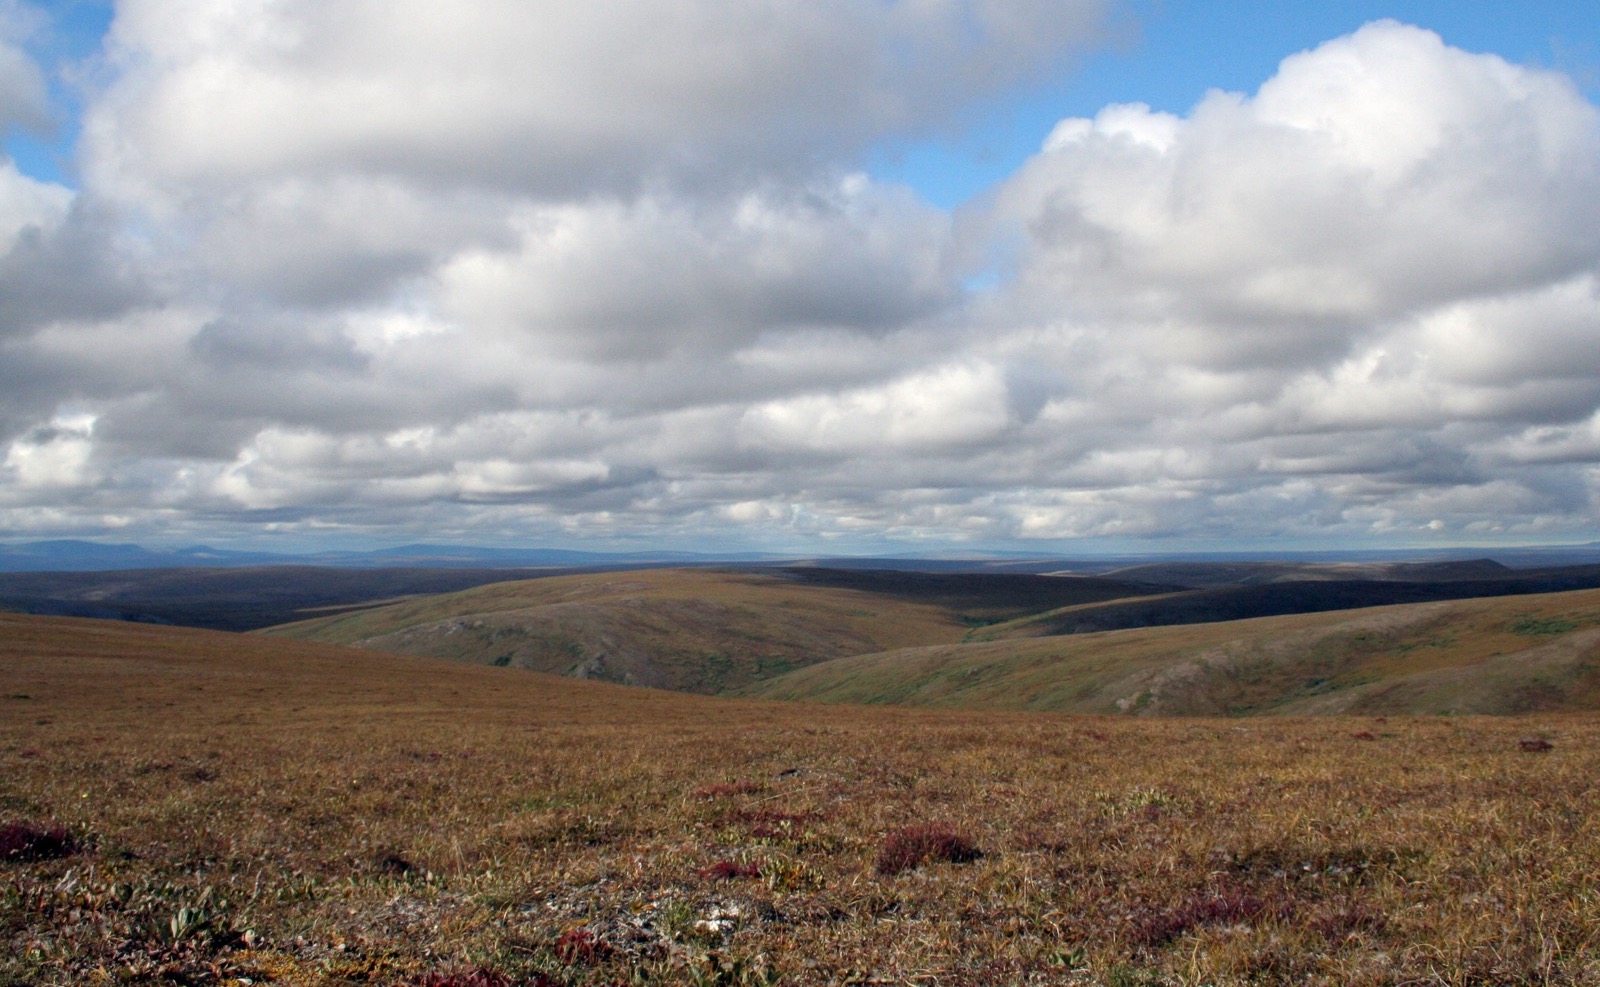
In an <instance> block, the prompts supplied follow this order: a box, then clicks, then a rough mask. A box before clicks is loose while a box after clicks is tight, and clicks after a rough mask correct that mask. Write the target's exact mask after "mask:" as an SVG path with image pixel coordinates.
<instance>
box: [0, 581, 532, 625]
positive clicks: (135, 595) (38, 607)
mask: <svg viewBox="0 0 1600 987" xmlns="http://www.w3.org/2000/svg"><path fill="white" fill-rule="evenodd" d="M532 575H535V573H534V572H531V571H529V570H526V569H465V568H461V569H435V568H405V567H400V568H392V569H377V568H370V569H336V568H331V567H327V566H309V565H270V566H267V565H252V566H239V567H206V568H193V567H190V568H172V569H127V570H116V571H109V572H101V571H96V572H78V571H63V572H0V610H8V611H11V612H14V613H32V614H40V615H44V616H56V617H94V618H99V619H102V620H131V621H136V622H139V623H153V624H174V625H178V626H181V627H205V628H209V629H211V630H222V631H247V630H254V629H256V628H258V627H269V626H271V625H273V624H282V623H286V622H288V621H291V620H299V619H302V618H304V617H306V616H309V615H311V614H312V613H316V612H329V611H333V610H341V609H359V608H361V607H366V606H371V605H373V603H374V601H386V600H394V599H397V598H400V597H408V596H420V595H429V594H433V593H450V592H455V591H457V590H463V589H466V588H468V587H471V586H481V585H484V584H486V583H493V582H503V581H505V580H509V579H527V578H529V577H531V576H532Z"/></svg>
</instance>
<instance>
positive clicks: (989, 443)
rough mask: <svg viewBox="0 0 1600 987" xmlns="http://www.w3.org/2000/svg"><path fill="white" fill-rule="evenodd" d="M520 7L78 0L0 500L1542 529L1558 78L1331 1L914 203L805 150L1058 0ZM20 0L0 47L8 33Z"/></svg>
mask: <svg viewBox="0 0 1600 987" xmlns="http://www.w3.org/2000/svg"><path fill="white" fill-rule="evenodd" d="M528 11H529V8H528V7H527V5H526V4H521V3H515V4H514V3H510V2H500V0H474V2H470V3H462V4H452V5H444V6H441V5H438V4H412V3H409V2H406V3H401V4H398V5H396V4H394V3H390V2H386V3H382V4H379V3H368V2H364V0H348V2H340V3H331V4H330V3H322V2H318V3H311V2H301V0H249V2H240V3H229V4H217V3H213V2H198V0H194V2H191V0H127V2H124V3H122V4H121V5H120V6H119V8H118V12H117V19H116V22H115V25H114V27H113V31H112V34H111V36H110V38H109V39H108V42H107V45H108V47H107V51H106V53H105V55H104V64H103V65H100V66H99V67H98V69H97V71H96V72H95V73H94V77H95V78H98V79H100V80H101V81H100V82H99V83H97V85H96V87H95V88H94V89H92V91H91V92H90V93H89V97H88V107H89V108H88V111H87V114H86V117H85V126H84V133H83V137H82V139H81V141H80V144H79V147H78V155H79V160H78V163H77V165H78V171H79V173H80V174H81V175H82V182H81V185H80V186H79V187H78V188H76V189H68V188H65V187H61V186H57V185H51V184H49V183H45V182H39V181H35V180H33V179H30V178H28V177H26V176H24V175H22V174H20V173H19V172H18V171H17V170H16V169H15V167H13V166H12V165H11V164H10V162H9V161H5V162H3V163H0V528H3V529H4V530H7V531H9V532H12V533H14V534H18V535H26V534H31V533H37V534H46V533H51V534H61V533H73V532H77V533H94V532H103V531H106V530H110V529H117V530H121V531H123V532H125V533H128V534H129V535H130V536H138V537H142V538H147V539H158V538H175V537H211V538H217V539H225V538H229V537H240V536H245V535H248V534H250V533H253V532H260V531H265V530H271V531H278V532H291V533H294V532H297V533H300V534H302V535H304V536H305V537H308V538H309V537H313V536H323V535H328V536H331V535H337V534H341V533H343V534H349V535H352V536H356V535H363V536H375V537H381V538H383V539H386V540H387V539H403V540H411V539H414V538H424V537H425V538H434V539H440V540H488V539H504V538H510V539H516V540H518V541H523V542H556V541H561V542H576V541H580V540H589V541H595V542H605V543H612V544H615V543H620V542H636V543H637V542H648V543H652V544H663V545H673V546H689V545H708V546H714V547H740V546H750V547H767V546H771V547H784V548H793V549H811V548H822V547H823V546H832V547H833V548H835V549H838V550H848V549H852V548H872V549H878V548H883V547H886V546H889V545H902V546H934V545H940V546H948V545H952V544H971V545H981V546H998V547H1005V546H1016V545H1019V544H1041V545H1045V544H1048V545H1049V547H1051V548H1070V545H1068V544H1065V543H1062V544H1057V543H1056V541H1057V540H1067V539H1103V540H1110V541H1118V540H1120V543H1121V544H1124V545H1127V544H1132V543H1133V541H1132V540H1139V539H1168V540H1171V541H1173V542H1187V543H1197V542H1202V541H1213V542H1215V541H1229V542H1261V543H1270V542H1271V541H1272V540H1274V539H1293V540H1295V541H1297V542H1301V543H1311V542H1314V543H1320V544H1326V545H1336V544H1341V543H1345V542H1346V541H1348V540H1352V539H1353V540H1365V541H1368V542H1380V543H1391V544H1411V543H1416V542H1423V541H1428V540H1430V539H1439V540H1445V541H1449V540H1455V541H1473V540H1488V539H1497V538H1514V539H1519V540H1546V539H1551V540H1555V539H1564V538H1572V537H1580V536H1586V535H1588V534H1589V532H1590V531H1591V530H1592V527H1593V523H1594V519H1595V514H1596V506H1597V495H1600V346H1597V345H1596V344H1597V342H1600V111H1597V109H1596V108H1595V107H1594V106H1593V105H1591V104H1590V103H1588V102H1587V101H1586V100H1585V99H1584V98H1583V97H1582V96H1581V95H1580V94H1579V93H1578V91H1577V90H1576V89H1575V88H1574V87H1573V85H1572V84H1571V83H1570V82H1569V81H1568V80H1567V79H1565V78H1564V77H1562V76H1560V75H1558V74H1554V73H1551V72H1547V71H1542V70H1537V69H1530V68H1526V67H1522V66H1517V65H1513V64H1509V63H1507V62H1505V61H1503V60H1501V59H1499V58H1496V57H1493V56H1487V55H1479V54H1472V53H1468V52H1464V51H1460V50H1457V49H1454V48H1451V47H1449V46H1447V45H1445V44H1444V43H1443V42H1442V41H1441V40H1440V39H1439V38H1438V37H1437V36H1436V35H1434V34H1432V33H1429V32H1427V31H1424V30H1421V29H1418V28H1415V27H1410V26H1405V25H1401V24H1396V23H1392V22H1380V23H1375V24H1371V25H1368V26H1367V27H1365V28H1363V29H1362V30H1360V31H1358V32H1357V33H1355V34H1353V35H1351V36H1348V37H1343V38H1338V39H1333V40H1330V41H1328V42H1327V43H1326V44H1324V45H1322V46H1320V47H1318V48H1316V49H1314V50H1311V51H1307V52H1302V53H1299V54H1295V55H1291V56H1290V57H1288V58H1287V59H1285V61H1284V62H1283V63H1282V65H1281V66H1280V67H1279V70H1278V72H1277V74H1276V75H1274V76H1273V77H1272V78H1270V79H1266V80H1263V81H1262V84H1261V86H1260V88H1259V90H1258V91H1256V92H1255V93H1252V94H1241V93H1225V92H1213V93H1211V94H1209V95H1208V96H1207V97H1206V98H1205V99H1204V100H1202V101H1201V102H1200V103H1199V104H1198V105H1196V106H1195V107H1194V108H1193V109H1192V110H1191V111H1190V112H1188V113H1187V114H1185V115H1183V116H1174V115H1170V114H1163V113H1156V112H1153V111H1151V110H1150V109H1149V108H1147V107H1145V106H1142V105H1138V104H1128V105H1118V106H1109V107H1106V108H1105V109H1104V110H1102V111H1101V112H1100V113H1099V114H1097V115H1096V116H1095V117H1094V118H1093V119H1067V120H1063V121H1061V123H1060V124H1058V125H1057V126H1056V128H1055V130H1054V132H1053V133H1051V134H1050V136H1049V138H1048V139H1047V140H1046V141H1045V142H1044V144H1043V146H1042V147H1041V148H1040V150H1039V152H1038V154H1037V155H1035V156H1034V157H1033V158H1032V159H1031V160H1030V161H1028V162H1027V163H1026V164H1025V165H1024V166H1023V167H1022V168H1020V169H1019V170H1018V171H1017V172H1016V173H1015V174H1014V175H1012V176H1011V177H1010V178H1009V179H1007V180H1006V181H1005V182H1003V183H1002V184H1001V185H1000V186H999V187H997V188H996V189H994V190H993V192H992V194H991V195H989V196H987V197H985V198H984V199H983V200H981V201H979V202H975V203H973V204H971V205H969V206H967V207H965V208H963V209H962V210H960V211H958V212H957V213H955V214H951V213H947V212H945V211H942V210H939V209H937V208H935V207H933V206H931V205H929V204H927V203H926V202H924V201H922V200H920V199H919V198H918V197H917V196H916V195H915V193H914V192H913V191H911V190H909V189H906V188H902V187H896V186H892V185H885V184H882V183H879V182H876V181H874V180H872V179H871V178H870V177H867V176H865V175H863V174H860V173H858V172H856V171H854V170H853V164H852V163H853V162H855V161H857V160H859V158H860V155H861V154H862V152H863V151H864V150H866V149H868V148H870V147H871V146H872V145H873V144H874V142H877V141H884V140H894V139H904V138H907V137H914V136H918V135H927V134H931V133H937V132H938V131H939V130H940V129H941V128H944V127H949V126H953V125H955V124H956V123H958V122H959V121H960V119H961V118H962V115H963V114H966V113H969V112H972V111H973V110H974V108H976V107H980V106H982V105H984V101H985V100H988V99H992V98H994V97H995V96H996V95H997V94H998V93H1001V92H1003V91H1004V90H1005V89H1006V88H1007V87H1010V86H1015V85H1021V84H1025V83H1027V82H1029V81H1030V80H1033V79H1037V78H1039V77H1041V75H1042V74H1045V73H1051V72H1060V71H1063V69H1064V66H1065V64H1066V63H1065V62H1064V61H1063V55H1064V53H1070V52H1071V51H1073V50H1077V49H1078V48H1080V47H1081V46H1083V45H1086V44H1091V43H1093V42H1094V39H1095V37H1096V31H1097V30H1098V29H1099V25H1100V24H1101V23H1102V21H1103V18H1104V16H1105V15H1106V10H1105V9H1103V8H1102V7H1101V6H1100V5H1099V4H1096V3H1092V2H1087V0H1086V2H1083V3H1081V4H1078V5H1075V6H1071V5H1069V6H1067V7H1063V5H1062V4H1060V3H1048V4H1046V3H1034V2H1024V0H1011V2H1008V0H937V2H928V0H901V2H898V3H888V4H885V3H878V2H867V0H824V2H815V0H808V2H805V3H800V2H795V3H776V4H760V5H749V6H738V5H735V6H734V7H729V6H728V5H727V4H725V3H720V2H719V3H716V4H712V3H709V2H707V3H699V2H690V3H671V4H667V3H660V2H656V0H632V2H630V3H626V4H621V5H616V4H612V5H601V6H599V7H595V8H594V10H590V9H589V8H587V7H583V8H581V9H580V8H579V7H573V6H572V5H559V4H558V5H549V6H548V8H546V9H539V10H537V11H536V12H535V13H531V14H530V13H529V12H528ZM26 13H27V12H26V11H24V10H22V9H21V8H15V7H7V8H0V18H9V21H8V24H9V27H8V31H9V33H6V32H0V78H5V79H13V78H14V79H16V80H21V81H22V82H27V80H42V78H43V76H42V73H41V70H40V68H39V67H38V66H36V65H34V64H33V63H32V62H30V61H29V60H28V58H27V56H26V54H25V53H24V49H23V47H22V46H21V45H22V43H21V42H20V41H16V42H15V43H13V42H8V41H5V40H4V39H5V38H8V37H10V38H20V37H21V34H20V32H21V30H22V26H21V18H22V16H23V15H24V14H26ZM28 85H35V84H34V83H28ZM0 91H8V92H14V93H18V94H20V96H18V97H16V98H14V99H12V101H11V102H8V103H5V104H0V116H4V117H5V119H7V120H9V121H11V122H14V123H30V124H31V123H36V122H37V120H39V119H42V114H43V113H44V112H45V110H46V109H47V107H46V106H45V102H44V100H45V95H44V88H43V83H42V81H39V82H37V85H36V86H35V88H34V89H29V88H28V87H27V86H26V85H21V84H20V83H19V85H18V86H17V87H14V88H10V89H7V88H6V87H0ZM35 91H36V94H35V95H29V94H30V93H35ZM13 104H14V105H13ZM1106 543H1109V542H1097V544H1106Z"/></svg>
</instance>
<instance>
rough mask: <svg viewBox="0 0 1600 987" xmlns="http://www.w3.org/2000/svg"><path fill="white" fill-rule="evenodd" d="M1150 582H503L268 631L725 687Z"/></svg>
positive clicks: (771, 577) (898, 575) (693, 577)
mask: <svg viewBox="0 0 1600 987" xmlns="http://www.w3.org/2000/svg"><path fill="white" fill-rule="evenodd" d="M1146 591H1147V588H1146V587H1142V586H1139V585H1137V584H1131V583H1121V582H1115V581H1112V580H1076V579H1057V578H1052V577H1047V576H1019V575H1009V574H1007V575H1000V576H987V577H985V576H966V575H955V574H944V573H906V572H895V573H859V572H848V571H835V570H824V569H814V568H799V569H791V570H777V571H728V570H712V569H654V570H637V571H632V572H625V573H591V574H585V575H577V576H560V577H551V578H546V579H539V580H532V581H525V582H513V583H499V584H495V585H492V586H484V587H480V588H477V589H471V590H467V591H465V592H461V593H454V594H448V595H443V596H436V597H429V598H426V599H419V600H414V601H408V602H402V603H396V604H394V605H391V606H386V607H379V608H376V609H370V610H364V611H362V612H360V613H354V614H348V615H343V616H330V617H326V618H321V619H315V620H308V621H302V622H299V623H295V624H289V625H285V626H282V627H276V628H272V629H270V630H269V631H268V632H267V633H271V634H276V635H281V636H288V637H295V638H301V639H305V640H317V641H325V642H329V643H334V644H348V645H355V646H358V647H363V648H374V649H378V650H382V651H393V652H397V653H400V654H409V655H427V656H430V657H435V658H448V659H451V660H455V661H465V662H472V663H476V664H489V665H503V666H504V665H508V666H511V667H514V668H529V669H534V670H537V671H544V672H551V673H554V674H558V675H572V676H577V677H580V678H593V679H601V680H605V681H611V682H620V683H624V684H629V685H646V686H653V687H657V688H665V689H679V690H684V691H690V692H701V693H718V692H723V691H726V690H729V689H735V688H738V687H741V686H743V685H746V684H748V683H750V682H753V681H757V680H759V679H763V678H769V677H771V676H774V675H779V674H782V673H783V672H786V671H789V670H791V669H794V668H798V667H802V666H805V665H809V664H813V663H815V662H818V661H826V660H828V659H831V658H839V657H843V656H846V655H854V654H864V653H870V652H877V651H885V650H889V649H892V648H902V647H911V646H915V645H925V644H945V643H954V642H957V641H960V640H961V639H962V637H963V636H964V635H965V634H966V633H967V632H968V630H970V629H971V627H973V626H975V625H981V624H984V623H988V622H990V621H993V620H998V619H1002V618H1005V617H1009V616H1014V615H1017V614H1024V613H1029V612H1033V611H1036V610H1038V609H1039V608H1042V607H1059V606H1061V605H1063V604H1066V603H1071V602H1082V601H1086V600H1104V599H1106V598H1108V597H1111V596H1114V595H1117V594H1120V595H1122V596H1128V595H1132V594H1135V593H1141V592H1146Z"/></svg>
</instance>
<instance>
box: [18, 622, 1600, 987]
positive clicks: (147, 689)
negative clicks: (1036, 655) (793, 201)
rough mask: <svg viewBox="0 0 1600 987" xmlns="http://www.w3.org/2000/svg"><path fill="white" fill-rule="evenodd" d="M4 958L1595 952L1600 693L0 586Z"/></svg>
mask: <svg viewBox="0 0 1600 987" xmlns="http://www.w3.org/2000/svg"><path fill="white" fill-rule="evenodd" d="M0 682H3V683H4V684H3V686H0V984H10V985H20V984H113V983H175V984H244V983H255V984H261V983H277V984H305V985H310V984H414V985H430V987H440V985H457V987H469V985H478V987H483V985H489V987H493V985H508V984H534V985H552V984H560V985H587V984H595V985H599V984H729V985H736V984H780V983H781V984H790V983H793V984H819V985H820V984H925V985H935V984H937V985H943V987H948V985H961V984H973V985H977V984H1009V983H1029V984H1107V985H1137V984H1145V985H1153V984H1168V983H1172V984H1245V983H1269V984H1276V983H1297V984H1298V983H1322V984H1350V985H1364V984H1390V985H1396V987H1398V985H1402V984H1408V985H1409V984H1462V985H1466V984H1490V983H1494V984H1590V983H1597V982H1600V839H1597V837H1600V811H1597V810H1600V792H1597V790H1596V788H1595V786H1594V784H1593V779H1595V778H1596V777H1600V719H1597V718H1596V717H1595V716H1592V715H1559V716H1557V715H1547V716H1540V717H1535V718H1517V719H1476V718H1473V719H1468V718H1447V719H1445V718H1441V719H1389V720H1386V721H1385V720H1381V719H1377V718H1360V719H1355V718H1321V719H1274V720H1226V721H1224V720H1178V719H1171V720H1156V721H1152V720H1145V719H1132V718H1109V717H1097V718H1071V717H1064V716H1055V715H1042V714H1033V715H1023V714H1000V713H991V714H975V713H953V712H937V711H916V710H900V709H862V708H856V707H816V706H801V705H793V706H788V705H776V704H758V703H745V702H735V701H727V700H715V699H707V698H703V697H696V696H685V695H675V694H668V693H660V692H649V691H643V690H629V689H624V688H620V687H615V686H609V685H604V684H600V683H593V682H582V681H573V680H565V679H555V678H551V677H547V676H542V675H537V674H533V673H528V672H519V671H516V670H512V669H496V668H485V667H474V666H464V665H460V664H446V663H442V662H431V661H427V660H423V659H409V658H400V657H392V656H385V655H380V654H375V653H370V652H360V651H351V650H344V649H338V648H333V647H328V646H318V645H312V644H307V643H304V642H294V641H285V640H281V639H270V638H261V637H235V636H229V635H221V634H213V633H206V632H198V631H173V630H167V629H156V628H142V627H130V626H128V625H115V624H98V623H93V622H86V621H69V620H51V619H42V618H18V617H10V616H3V615H0Z"/></svg>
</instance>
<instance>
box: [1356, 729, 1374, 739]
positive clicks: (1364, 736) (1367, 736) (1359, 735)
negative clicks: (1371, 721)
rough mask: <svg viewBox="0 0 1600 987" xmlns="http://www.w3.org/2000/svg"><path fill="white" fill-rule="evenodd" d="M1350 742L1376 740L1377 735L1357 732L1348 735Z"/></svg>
mask: <svg viewBox="0 0 1600 987" xmlns="http://www.w3.org/2000/svg"><path fill="white" fill-rule="evenodd" d="M1350 739H1351V740H1377V739H1378V735H1377V734H1375V733H1373V732H1372V731H1371V730H1357V731H1356V732H1355V733H1352V734H1351V735H1350Z"/></svg>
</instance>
